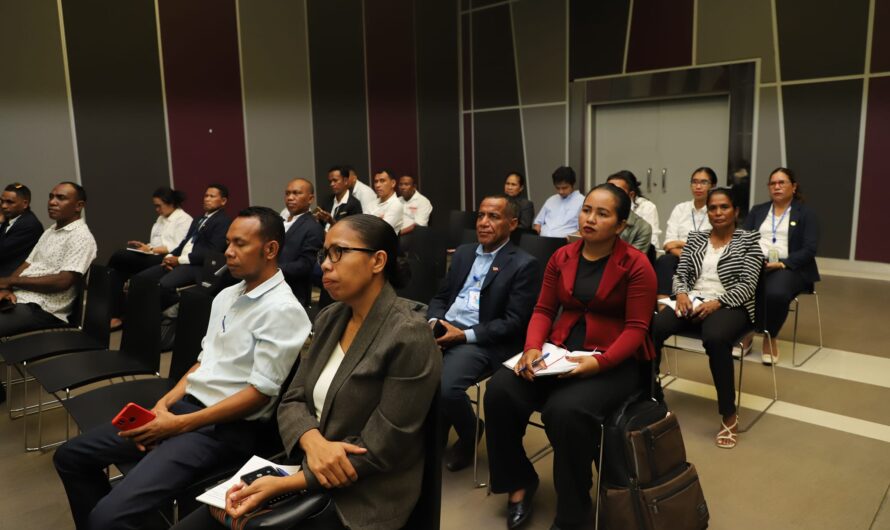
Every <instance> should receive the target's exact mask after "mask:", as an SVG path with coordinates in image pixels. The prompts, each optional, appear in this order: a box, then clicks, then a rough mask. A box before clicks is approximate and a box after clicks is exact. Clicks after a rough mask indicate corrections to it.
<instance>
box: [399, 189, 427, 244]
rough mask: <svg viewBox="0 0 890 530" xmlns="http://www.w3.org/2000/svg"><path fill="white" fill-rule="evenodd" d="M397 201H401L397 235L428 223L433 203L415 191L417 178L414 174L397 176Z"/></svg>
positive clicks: (408, 232) (407, 232)
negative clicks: (399, 225)
mask: <svg viewBox="0 0 890 530" xmlns="http://www.w3.org/2000/svg"><path fill="white" fill-rule="evenodd" d="M399 195H401V197H399V202H401V203H402V214H403V216H404V217H403V220H402V231H401V232H399V235H405V234H410V233H411V232H412V231H413V230H414V227H415V226H427V225H428V224H430V214H432V213H433V205H432V203H430V200H429V199H427V198H426V197H424V196H423V195H421V193H420V192H419V191H417V179H416V178H415V177H414V175H402V176H401V177H399Z"/></svg>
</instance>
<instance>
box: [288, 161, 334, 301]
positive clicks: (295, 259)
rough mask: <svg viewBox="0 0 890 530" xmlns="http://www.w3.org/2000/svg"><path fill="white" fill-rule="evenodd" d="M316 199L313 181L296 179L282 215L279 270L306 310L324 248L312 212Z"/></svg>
mask: <svg viewBox="0 0 890 530" xmlns="http://www.w3.org/2000/svg"><path fill="white" fill-rule="evenodd" d="M314 199H315V187H314V186H312V183H311V182H309V181H308V180H306V179H301V178H296V179H293V180H292V181H290V182H288V184H287V188H285V190H284V205H285V209H284V210H283V211H282V212H281V217H282V218H283V219H284V229H285V236H284V248H283V249H282V250H281V254H280V255H279V257H278V267H279V268H280V269H281V272H283V273H284V279H285V281H286V282H287V284H288V285H289V286H290V288H291V290H292V291H293V292H294V296H296V297H297V300H299V301H300V304H301V305H302V306H303V307H304V308H305V307H308V306H309V295H310V293H311V289H312V270H313V269H314V268H315V262H316V258H317V255H318V250H319V249H320V248H321V247H322V246H323V245H324V229H323V228H322V227H321V225H320V224H319V223H317V222H316V221H315V219H314V218H313V217H312V214H310V213H308V211H309V206H311V205H312V201H313V200H314Z"/></svg>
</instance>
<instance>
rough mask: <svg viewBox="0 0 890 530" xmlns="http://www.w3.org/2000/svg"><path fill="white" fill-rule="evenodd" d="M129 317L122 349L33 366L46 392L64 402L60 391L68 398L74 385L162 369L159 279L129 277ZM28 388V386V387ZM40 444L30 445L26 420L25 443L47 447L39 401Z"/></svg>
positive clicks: (32, 373) (78, 355)
mask: <svg viewBox="0 0 890 530" xmlns="http://www.w3.org/2000/svg"><path fill="white" fill-rule="evenodd" d="M129 299H130V301H131V304H130V307H131V310H130V311H129V317H128V318H127V320H126V321H125V322H124V330H123V335H122V339H121V349H120V350H115V351H112V350H89V351H80V352H75V353H69V354H67V355H65V356H62V357H54V358H51V359H46V360H44V361H41V362H39V363H37V364H35V365H32V366H31V368H30V370H29V372H30V373H31V376H33V377H34V379H35V380H36V381H37V383H38V384H40V385H41V386H42V387H43V388H44V389H45V390H46V391H47V392H49V393H50V394H52V395H53V396H54V397H55V398H56V399H58V400H59V401H62V398H61V397H60V396H59V393H60V392H62V391H65V398H66V399H67V398H68V397H69V394H70V391H71V390H72V389H75V388H79V387H82V386H84V385H88V384H90V383H94V382H96V381H101V380H104V379H112V378H114V377H124V376H134V375H145V374H156V375H158V370H159V369H160V363H161V350H160V340H161V338H160V333H159V332H158V330H159V329H160V326H161V311H160V307H161V303H160V288H159V286H158V284H157V282H154V281H152V280H149V279H144V278H139V277H138V276H137V277H134V278H133V279H131V280H130V293H129ZM25 388H27V387H25ZM37 410H38V420H37V421H38V445H37V447H36V448H30V447H28V446H27V438H28V437H27V432H28V431H27V428H28V426H27V423H26V424H25V446H26V449H27V450H32V449H45V448H47V447H51V446H52V445H58V444H59V443H61V442H58V443H56V444H50V445H48V446H43V445H42V443H43V429H42V422H41V415H40V412H42V405H41V403H40V402H38V409H37Z"/></svg>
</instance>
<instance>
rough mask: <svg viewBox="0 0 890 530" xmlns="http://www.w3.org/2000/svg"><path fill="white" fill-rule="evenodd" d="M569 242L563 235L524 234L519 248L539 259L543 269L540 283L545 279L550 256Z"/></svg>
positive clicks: (540, 266)
mask: <svg viewBox="0 0 890 530" xmlns="http://www.w3.org/2000/svg"><path fill="white" fill-rule="evenodd" d="M566 244H568V241H567V240H566V239H565V238H563V237H544V236H539V235H537V234H528V233H526V234H522V237H521V238H520V239H519V248H521V249H522V250H524V251H526V252H528V253H529V254H531V255H532V256H534V257H535V258H537V259H538V267H539V270H540V271H541V277H540V278H539V279H538V285H540V284H541V282H542V281H543V280H544V269H546V268H547V262H548V261H550V257H551V256H553V253H554V252H556V251H557V250H558V249H559V248H560V247H563V246H565V245H566Z"/></svg>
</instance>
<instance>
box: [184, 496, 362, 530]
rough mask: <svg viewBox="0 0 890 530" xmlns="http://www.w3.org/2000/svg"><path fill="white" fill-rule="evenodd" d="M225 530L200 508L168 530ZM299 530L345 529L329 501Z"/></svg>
mask: <svg viewBox="0 0 890 530" xmlns="http://www.w3.org/2000/svg"><path fill="white" fill-rule="evenodd" d="M220 528H226V527H225V526H223V525H222V524H220V522H219V521H217V520H216V519H214V518H213V516H211V515H210V509H209V508H207V507H206V506H201V507H200V508H198V509H197V510H195V511H193V512H192V513H191V514H189V516H188V517H186V518H184V519H183V520H181V521H179V522H178V523H177V524H175V525H173V526H172V527H171V528H170V530H219V529H220ZM297 528H299V529H300V530H341V529H345V528H346V527H345V526H343V523H341V522H340V518H339V517H338V516H337V508H336V507H335V506H334V502H333V501H331V503H330V504H328V507H327V508H325V509H324V511H322V512H321V513H320V514H318V515H316V516H314V517H312V518H310V519H308V520H306V521H304V522H303V524H301V525H300V526H298V527H297Z"/></svg>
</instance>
